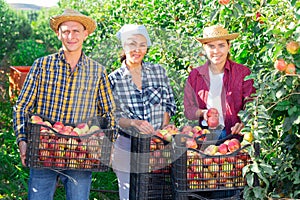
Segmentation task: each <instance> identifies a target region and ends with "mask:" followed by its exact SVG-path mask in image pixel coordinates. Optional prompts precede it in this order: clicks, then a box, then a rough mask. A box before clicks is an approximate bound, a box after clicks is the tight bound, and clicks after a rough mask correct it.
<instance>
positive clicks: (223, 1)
mask: <svg viewBox="0 0 300 200" xmlns="http://www.w3.org/2000/svg"><path fill="white" fill-rule="evenodd" d="M218 2H219V4H221V5H227V4H229V2H230V0H218Z"/></svg>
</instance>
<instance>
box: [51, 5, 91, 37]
mask: <svg viewBox="0 0 300 200" xmlns="http://www.w3.org/2000/svg"><path fill="white" fill-rule="evenodd" d="M66 21H76V22H79V23H81V24H82V25H83V26H84V27H85V28H86V30H87V31H88V33H89V34H91V33H92V32H94V30H95V29H96V26H97V25H96V22H95V20H93V19H92V18H90V17H88V16H86V15H83V14H81V13H80V12H78V11H76V10H72V9H69V8H67V9H65V11H64V12H63V14H61V15H57V16H53V17H51V18H50V27H51V29H52V30H53V31H55V32H56V31H57V30H58V27H59V25H60V24H61V23H63V22H66Z"/></svg>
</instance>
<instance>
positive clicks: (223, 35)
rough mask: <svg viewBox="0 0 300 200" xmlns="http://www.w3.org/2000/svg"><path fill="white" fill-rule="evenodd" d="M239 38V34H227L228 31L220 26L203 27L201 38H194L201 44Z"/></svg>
mask: <svg viewBox="0 0 300 200" xmlns="http://www.w3.org/2000/svg"><path fill="white" fill-rule="evenodd" d="M238 36H239V33H232V34H229V33H228V30H227V29H225V28H223V27H222V26H221V25H213V26H209V27H205V28H204V30H203V38H196V40H197V41H199V42H201V43H202V44H205V43H208V42H212V41H215V40H233V39H235V38H237V37H238Z"/></svg>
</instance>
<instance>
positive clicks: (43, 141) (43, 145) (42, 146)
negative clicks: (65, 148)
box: [39, 138, 49, 149]
mask: <svg viewBox="0 0 300 200" xmlns="http://www.w3.org/2000/svg"><path fill="white" fill-rule="evenodd" d="M48 148H49V144H48V140H47V139H45V138H43V139H41V140H40V143H39V149H48Z"/></svg>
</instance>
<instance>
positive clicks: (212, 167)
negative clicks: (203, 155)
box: [207, 162, 220, 175]
mask: <svg viewBox="0 0 300 200" xmlns="http://www.w3.org/2000/svg"><path fill="white" fill-rule="evenodd" d="M207 169H208V171H210V173H211V174H213V175H216V174H217V173H218V172H219V170H220V167H219V164H217V163H215V162H212V163H211V164H210V165H208V167H207Z"/></svg>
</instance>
